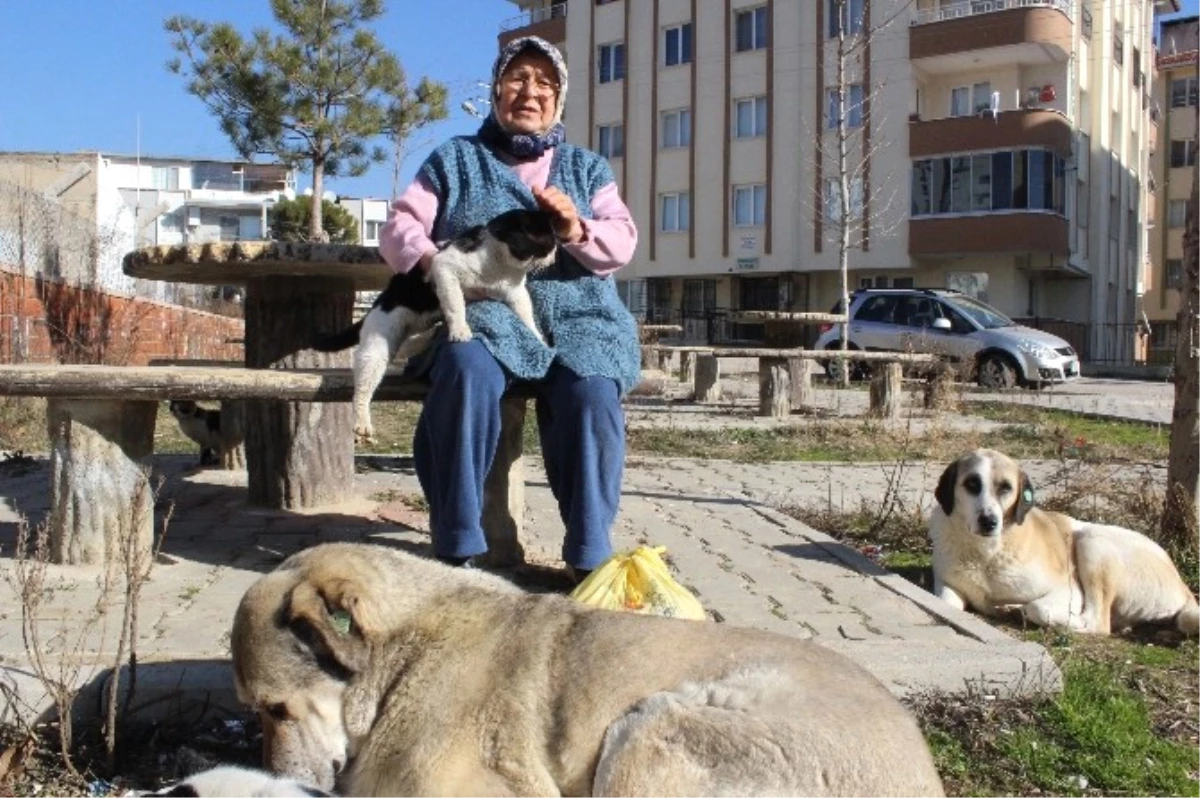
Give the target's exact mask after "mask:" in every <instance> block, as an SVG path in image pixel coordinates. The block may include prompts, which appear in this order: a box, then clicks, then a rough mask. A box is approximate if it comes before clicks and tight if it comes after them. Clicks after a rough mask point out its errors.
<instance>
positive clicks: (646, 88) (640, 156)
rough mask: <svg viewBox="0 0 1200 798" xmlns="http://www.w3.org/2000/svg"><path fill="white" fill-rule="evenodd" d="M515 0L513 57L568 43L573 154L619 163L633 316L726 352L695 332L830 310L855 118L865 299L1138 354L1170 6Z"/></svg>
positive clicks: (1108, 1)
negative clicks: (1156, 32) (915, 302)
mask: <svg viewBox="0 0 1200 798" xmlns="http://www.w3.org/2000/svg"><path fill="white" fill-rule="evenodd" d="M513 2H515V4H516V5H517V6H519V7H520V9H521V10H522V11H523V13H524V17H523V19H524V20H525V24H520V22H521V19H522V18H517V19H516V20H515V21H513V22H510V23H506V25H505V26H504V30H502V32H501V36H500V39H501V42H502V43H503V42H504V41H507V40H508V39H510V38H511V37H513V36H516V35H522V34H524V33H538V34H539V35H546V36H547V37H548V38H551V40H552V41H556V42H557V43H559V44H560V46H561V47H562V48H563V50H564V52H565V55H566V58H567V61H568V64H569V67H570V69H571V71H572V81H571V94H570V96H569V97H568V99H567V106H566V115H565V121H566V125H567V129H568V133H569V139H570V140H572V141H575V142H578V143H586V144H588V145H589V146H591V147H592V148H593V149H596V150H598V151H600V152H601V153H603V154H605V155H606V156H608V157H609V158H610V160H611V163H612V166H613V169H614V172H615V174H616V176H617V180H618V182H619V184H620V186H621V189H622V192H623V195H624V197H625V199H626V202H627V203H628V204H629V206H630V208H631V209H632V210H633V213H634V215H635V217H636V219H637V221H638V225H639V230H640V232H641V245H640V246H639V250H638V253H637V256H636V259H635V261H634V262H633V263H632V264H631V265H630V266H629V267H628V268H627V269H624V270H623V271H622V273H621V275H620V277H621V283H620V285H621V290H622V294H623V296H624V297H625V299H626V301H627V302H628V303H629V304H630V306H631V307H632V308H633V309H635V310H636V311H638V312H640V313H644V314H646V315H647V316H649V317H652V318H654V317H658V318H662V317H667V316H671V317H679V316H682V317H683V319H684V324H685V327H686V328H687V329H688V333H689V335H691V336H693V337H703V336H705V335H708V336H710V337H711V336H712V335H713V334H714V327H713V325H712V323H711V321H709V322H708V323H701V322H696V321H694V320H695V319H709V320H711V318H712V317H713V316H714V315H717V316H719V315H720V314H722V313H724V312H726V311H732V310H738V309H742V310H751V309H754V310H762V309H770V310H794V311H805V310H814V311H825V310H828V309H829V308H830V307H831V306H832V305H833V303H834V302H835V301H836V299H837V297H838V296H839V295H840V293H841V278H840V274H839V271H838V246H837V234H838V231H839V229H840V224H839V219H840V218H841V208H840V206H839V204H838V203H836V202H833V201H832V199H833V198H834V197H835V196H837V195H838V193H837V192H836V189H837V187H838V186H839V185H840V181H838V182H834V181H835V180H837V179H838V171H837V169H836V168H835V164H836V153H837V150H838V149H839V147H838V142H839V134H838V128H839V127H844V128H845V129H846V130H847V136H846V139H847V140H846V144H847V172H848V174H847V177H846V185H847V187H848V189H849V195H850V199H851V202H850V218H851V219H852V221H853V223H852V225H851V228H852V237H851V246H852V250H853V251H852V252H851V254H850V270H851V274H850V285H851V288H855V287H858V286H866V285H871V286H908V285H916V286H931V287H953V288H958V289H960V290H964V291H967V292H970V293H972V294H974V295H977V296H979V297H981V298H983V299H985V300H986V301H988V302H990V303H992V304H994V305H996V306H997V307H999V308H1000V309H1001V310H1003V311H1005V312H1007V313H1009V314H1011V315H1013V316H1016V317H1023V318H1029V317H1037V318H1038V319H1041V320H1048V319H1053V320H1056V322H1057V323H1058V329H1057V331H1059V332H1061V333H1066V334H1068V336H1069V337H1070V338H1071V339H1072V340H1073V341H1074V342H1075V343H1076V344H1077V346H1078V348H1080V350H1081V351H1082V352H1083V353H1085V354H1088V353H1089V352H1090V353H1091V354H1092V356H1093V357H1105V358H1110V359H1132V357H1133V355H1134V352H1133V341H1134V335H1133V332H1132V331H1133V324H1134V322H1135V321H1136V314H1137V311H1138V301H1137V292H1138V280H1139V278H1140V277H1141V272H1142V269H1143V265H1144V262H1145V256H1146V252H1147V249H1146V247H1147V242H1146V240H1145V236H1142V235H1140V231H1141V230H1142V229H1143V225H1144V222H1145V202H1144V201H1143V196H1144V194H1145V193H1146V184H1147V182H1148V181H1147V177H1148V172H1147V169H1148V164H1147V161H1146V153H1147V140H1148V136H1149V127H1150V122H1149V116H1150V115H1149V107H1150V104H1149V91H1150V87H1149V85H1148V83H1147V75H1148V74H1149V70H1150V69H1151V58H1152V55H1151V54H1152V46H1151V32H1152V31H1151V27H1152V23H1153V19H1154V14H1155V13H1156V12H1157V11H1162V10H1172V9H1173V5H1172V4H1171V3H1170V2H1165V0H1160V1H1159V2H1150V1H1149V0H917V2H915V3H910V2H906V1H905V0H804V1H803V2H801V1H800V0H703V1H701V0H653V2H646V1H640V2H639V0H567V1H566V2H556V3H548V2H545V0H540V1H539V0H513ZM839 33H842V34H843V36H842V37H841V38H843V40H844V41H845V42H846V45H845V47H846V49H848V50H849V51H850V54H849V56H848V57H847V58H846V59H845V67H844V75H845V78H844V80H843V92H842V93H841V94H842V96H843V97H844V102H843V103H842V104H841V105H840V106H839V103H838V95H839V92H838V91H837V89H838V81H837V78H836V75H837V73H838V68H837V62H838V58H837V52H838V44H837V42H838V40H839ZM839 107H842V108H843V111H842V113H844V115H845V118H846V121H845V125H844V126H840V125H839V124H838V118H837V117H838V108H839ZM1041 323H1045V322H1044V321H1043V322H1041ZM1118 323H1120V324H1121V325H1123V326H1118ZM739 329H740V331H741V332H742V333H745V332H746V331H751V333H752V332H753V328H748V327H743V328H739ZM759 333H760V334H761V329H760V330H759ZM814 334H815V330H809V331H808V332H807V334H806V337H807V338H808V339H810V340H811V337H812V336H813V335H814ZM733 337H739V336H738V335H737V334H734V335H733ZM744 337H752V335H746V336H744Z"/></svg>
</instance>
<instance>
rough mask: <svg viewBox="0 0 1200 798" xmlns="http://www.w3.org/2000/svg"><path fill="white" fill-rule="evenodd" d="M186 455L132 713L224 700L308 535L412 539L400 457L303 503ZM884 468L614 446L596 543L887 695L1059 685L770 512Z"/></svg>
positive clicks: (71, 609) (110, 644) (49, 595)
mask: <svg viewBox="0 0 1200 798" xmlns="http://www.w3.org/2000/svg"><path fill="white" fill-rule="evenodd" d="M194 463H195V458H194V457H191V456H187V457H184V456H170V455H163V456H159V457H157V458H156V465H157V467H158V469H159V471H160V472H161V473H162V474H163V475H164V476H165V477H166V482H165V483H164V487H163V490H162V492H161V494H160V506H161V505H165V504H166V503H167V502H173V503H174V510H173V515H172V516H171V520H170V524H169V528H168V532H167V537H166V543H165V545H164V547H163V554H162V557H161V560H160V562H159V563H158V564H157V565H156V566H155V568H154V570H153V573H152V577H151V580H150V582H149V583H148V584H147V585H146V586H145V588H144V589H143V593H142V599H141V603H140V617H139V635H138V642H137V651H138V661H139V667H138V673H137V682H138V687H137V699H138V701H137V703H138V704H139V705H143V706H146V705H148V708H147V709H146V712H147V713H150V714H161V713H164V712H172V713H182V712H187V713H201V712H204V711H211V710H214V709H219V710H230V711H237V710H239V709H242V708H241V707H240V706H239V704H238V702H237V698H236V696H235V695H234V692H233V686H232V680H231V675H230V669H229V662H228V657H229V628H230V624H231V621H232V617H233V612H234V609H235V607H236V606H237V603H238V601H239V600H240V599H241V596H242V594H243V593H244V591H245V590H246V588H247V587H248V586H249V585H250V584H251V583H252V582H253V581H254V580H255V579H257V578H258V577H259V576H260V575H261V574H263V573H265V572H266V571H268V570H270V569H272V568H273V567H274V566H276V565H277V564H278V563H279V562H281V561H282V560H283V559H284V558H285V557H287V556H288V555H290V554H292V553H293V552H296V551H299V550H301V549H303V548H305V547H308V546H312V545H314V544H316V543H319V542H326V541H362V542H372V543H383V544H391V545H397V546H402V547H406V548H410V549H416V550H419V551H424V550H425V549H426V547H427V543H428V533H427V527H426V524H427V519H426V517H425V516H424V514H422V513H419V512H416V511H414V510H412V509H410V508H409V507H408V506H407V505H406V504H405V503H404V502H403V501H401V499H402V498H403V497H408V496H419V493H420V491H419V486H418V483H417V479H416V475H415V473H414V471H413V469H412V463H411V460H410V459H408V458H404V457H378V456H375V457H372V456H365V457H360V458H359V459H358V465H359V468H358V471H359V473H358V475H357V476H356V479H355V486H354V491H353V495H352V496H348V497H347V498H346V500H345V501H344V502H342V503H341V504H338V505H337V506H334V507H327V508H322V509H319V510H314V511H306V512H287V511H272V510H263V509H258V508H252V507H248V506H247V505H246V503H245V498H246V475H245V472H234V471H220V470H205V471H195V470H191V466H192V465H193V464H194ZM1033 468H1034V469H1035V479H1036V478H1037V477H1036V473H1037V469H1041V470H1043V471H1048V469H1049V465H1048V464H1046V465H1044V466H1040V465H1038V464H1033ZM939 470H940V469H938V468H937V467H936V466H931V467H930V468H927V469H925V470H924V471H920V470H911V471H909V472H908V473H907V474H906V475H905V478H904V484H905V491H906V492H908V493H909V495H911V496H913V497H925V500H926V503H927V500H928V497H929V496H930V495H931V492H932V489H933V486H934V484H935V483H936V480H937V477H938V474H939ZM888 479H889V475H888V473H887V471H886V470H885V467H883V466H881V465H878V464H859V465H845V464H830V465H820V464H812V463H772V464H767V465H747V464H744V463H734V462H728V461H709V460H705V461H699V460H687V459H658V458H631V459H630V461H629V462H628V465H627V470H626V478H625V483H624V494H623V501H622V508H621V514H620V518H619V520H618V524H617V528H616V530H615V531H614V543H615V545H616V546H617V547H618V548H631V547H633V546H636V545H638V544H639V543H649V544H652V545H662V546H666V547H667V552H668V556H669V558H670V560H671V562H672V563H673V564H674V566H675V567H676V568H677V570H678V578H679V579H680V581H681V582H683V583H684V584H686V585H688V586H689V587H691V588H692V589H693V590H695V592H696V593H697V594H698V595H699V598H700V600H701V602H702V603H703V604H704V606H705V608H706V609H708V610H709V611H710V612H711V613H712V615H713V617H714V618H715V619H717V621H718V622H724V623H733V624H739V625H747V626H754V627H760V628H764V629H769V630H773V631H776V632H781V633H783V634H788V635H793V636H797V637H811V638H813V639H815V640H817V641H819V642H820V643H822V644H824V645H827V646H830V647H831V648H835V649H837V650H839V651H841V652H843V653H845V654H846V655H848V656H849V657H851V658H852V659H854V660H856V661H858V662H860V663H861V664H863V665H864V666H865V667H866V668H868V669H869V670H871V671H872V672H873V673H874V674H875V675H876V676H878V677H879V678H880V679H881V680H882V681H883V682H884V683H885V684H886V685H888V686H889V688H890V689H891V690H892V691H893V692H895V693H897V694H899V695H906V694H912V693H919V692H922V691H926V690H940V691H954V692H961V691H967V690H971V691H978V692H981V693H997V692H1000V693H1003V692H1010V691H1015V692H1022V691H1032V690H1043V689H1056V688H1057V687H1058V686H1060V684H1061V675H1060V674H1059V672H1058V670H1057V668H1056V667H1055V665H1054V663H1053V662H1052V660H1051V659H1050V657H1049V656H1048V655H1047V654H1046V652H1045V651H1044V649H1042V648H1041V647H1040V646H1038V645H1036V644H1034V643H1029V642H1024V641H1021V640H1018V639H1016V638H1015V637H1013V636H1011V635H1009V634H1006V633H1005V632H1002V631H999V630H997V629H995V628H993V627H992V626H991V625H989V624H987V623H984V622H983V621H981V620H979V619H977V618H976V617H974V616H972V615H969V614H966V613H963V612H959V611H956V610H954V609H952V608H950V607H948V606H946V605H944V604H943V603H942V602H940V601H939V600H937V599H936V598H934V597H933V596H932V595H930V594H928V593H926V592H925V591H923V590H921V589H920V588H917V587H916V586H914V585H912V584H911V583H909V582H908V581H906V580H904V579H903V578H901V577H900V576H897V575H894V574H891V573H889V572H887V571H885V570H883V569H882V568H880V567H878V566H877V565H875V564H874V563H873V562H871V561H870V560H868V559H867V558H866V557H864V556H862V555H861V554H859V553H858V552H856V551H854V550H853V549H850V548H847V547H845V546H843V545H841V544H839V543H837V542H835V541H834V540H832V539H831V538H830V537H829V536H827V535H825V534H823V533H821V532H817V531H815V530H813V529H810V528H808V527H807V526H805V525H803V524H801V523H799V522H797V521H795V520H793V519H791V518H789V517H787V516H785V515H783V514H782V513H780V512H779V511H778V510H776V509H775V507H776V506H782V505H786V504H788V503H796V502H801V501H821V502H824V501H834V502H844V503H845V505H846V506H856V505H857V503H858V501H859V500H860V498H862V497H878V496H880V495H881V494H882V491H883V490H884V487H885V486H886V484H887V482H888ZM49 485H50V471H49V464H48V462H47V460H46V459H44V458H41V459H38V460H36V461H35V462H34V463H33V464H32V465H31V466H30V467H28V468H25V469H22V468H19V467H13V466H12V465H8V466H6V467H4V468H3V469H0V575H6V576H7V575H10V574H11V573H12V569H13V564H14V563H13V560H12V554H13V542H14V539H15V536H16V530H17V520H18V518H19V517H20V516H25V517H27V518H28V519H29V520H30V521H31V522H32V523H34V524H37V523H38V522H40V521H41V520H42V519H43V518H44V517H45V513H46V511H47V508H48V505H49ZM160 515H161V510H160ZM525 530H526V531H525V536H524V542H525V545H526V549H527V558H528V559H529V560H531V561H532V562H535V563H543V564H550V565H555V566H558V565H561V563H560V561H559V559H558V558H559V547H560V545H561V537H562V523H561V521H560V520H559V518H558V513H557V509H556V507H555V505H554V502H553V499H552V496H551V494H550V490H549V487H548V485H547V483H546V479H545V474H544V472H543V470H542V468H541V464H540V461H539V460H537V459H534V458H530V459H529V463H528V467H527V469H526V516H525ZM548 574H549V576H547V575H548ZM515 578H517V579H518V580H523V581H525V582H527V583H528V582H529V581H532V582H534V583H535V584H540V585H542V586H543V588H545V587H546V586H547V585H550V584H552V583H553V581H554V579H556V578H557V579H558V580H560V582H559V587H560V589H562V588H561V585H562V584H563V582H562V581H561V580H562V579H563V578H564V577H563V576H562V575H561V573H560V572H558V571H549V570H548V569H547V568H540V569H539V568H535V567H533V568H527V569H524V570H522V571H521V572H519V573H517V574H516V575H515ZM97 579H98V571H97V570H96V569H89V568H71V567H60V566H52V567H51V569H50V573H49V575H48V578H47V584H46V586H45V591H44V595H45V597H46V598H45V603H44V605H43V608H42V612H41V618H42V623H43V627H44V628H43V630H42V634H43V638H44V639H45V640H46V641H47V649H48V652H49V654H50V658H49V660H48V661H49V662H50V663H51V666H52V667H53V668H59V667H60V666H63V665H64V664H65V667H63V669H62V670H61V671H57V672H56V677H57V678H61V679H63V680H64V681H66V682H68V683H74V684H78V685H81V686H82V685H88V688H87V689H86V690H85V691H84V698H83V700H84V701H85V704H84V706H83V707H82V712H84V713H88V712H92V711H98V710H99V707H100V703H99V690H98V688H99V686H100V685H101V684H102V677H103V673H102V671H103V670H104V669H105V668H107V667H108V666H109V665H110V664H111V662H112V661H113V653H114V652H115V650H116V631H117V629H118V628H119V623H120V616H119V607H118V608H116V609H114V610H113V611H112V612H111V613H110V616H109V617H108V618H107V622H106V624H95V623H93V624H89V622H88V619H89V618H92V617H94V616H95V611H94V606H95V604H96V602H97V599H98V597H99V595H100V590H99V587H98V584H97ZM547 580H549V581H547ZM5 590H9V587H8V586H7V585H5V584H0V591H5ZM0 607H3V609H2V610H0V685H7V686H8V687H10V688H13V689H11V690H8V691H6V693H8V694H10V695H12V694H14V690H15V699H13V700H10V701H9V702H8V703H9V706H7V707H5V706H4V703H5V702H4V700H3V699H0V722H2V721H4V720H6V719H10V718H11V715H12V713H13V712H20V713H21V714H22V715H24V716H27V717H28V716H33V715H36V714H38V713H39V712H41V711H42V710H44V709H45V708H46V707H48V706H49V703H48V701H47V699H46V696H45V694H44V691H43V690H42V689H41V687H40V685H39V683H38V681H37V680H36V679H35V678H34V677H33V676H32V668H31V667H30V663H29V659H28V657H27V655H26V650H25V646H24V644H23V636H22V628H21V613H20V607H19V602H18V601H17V600H16V598H15V596H13V597H11V598H10V597H6V598H5V599H4V600H3V601H0ZM89 627H90V628H89ZM101 627H104V628H101ZM663 656H670V652H667V651H664V652H663ZM97 659H98V660H99V661H100V663H101V664H100V665H96V664H94V663H95V662H96V660H97ZM75 662H83V663H84V665H83V666H81V667H72V666H71V663H75ZM93 702H94V703H93Z"/></svg>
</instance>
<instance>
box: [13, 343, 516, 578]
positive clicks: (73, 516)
mask: <svg viewBox="0 0 1200 798" xmlns="http://www.w3.org/2000/svg"><path fill="white" fill-rule="evenodd" d="M426 392H427V386H426V385H425V383H423V382H419V381H415V380H412V379H407V378H404V377H402V376H400V374H399V373H398V371H393V372H392V373H389V375H388V376H387V377H385V378H384V381H383V383H382V384H381V385H380V386H379V389H378V391H376V393H375V399H376V400H383V401H422V400H424V398H425V395H426ZM353 394H354V381H353V375H352V373H351V372H350V370H349V369H296V370H285V369H248V368H244V367H241V366H238V365H229V364H226V365H221V366H213V365H204V366H200V365H191V366H97V365H80V366H75V365H41V364H39V365H0V395H9V396H37V397H44V398H45V399H46V400H47V419H48V426H49V434H50V465H51V478H52V486H51V491H52V494H51V496H52V498H51V511H50V521H49V536H50V540H49V543H50V550H51V557H52V559H53V561H54V562H58V563H65V564H76V565H82V564H91V563H102V562H105V561H106V559H107V558H108V557H110V556H113V552H116V551H120V550H121V549H120V548H119V547H120V546H121V545H122V543H124V542H125V541H133V542H136V544H137V545H138V546H139V547H141V546H146V547H148V546H150V545H151V543H152V539H153V530H154V495H153V494H154V490H153V486H152V485H151V484H150V469H149V458H150V456H151V455H152V454H153V449H154V426H155V421H156V418H157V414H158V403H159V402H161V401H163V400H170V399H191V400H220V401H222V402H228V401H244V400H280V401H300V402H315V403H322V402H348V401H350V399H351V397H352V396H353ZM530 396H532V386H529V385H526V384H522V383H517V384H515V385H514V387H513V389H512V390H510V392H509V394H508V395H506V396H505V398H504V399H503V400H502V402H501V433H500V443H499V446H498V448H497V451H496V457H495V460H494V461H493V463H492V469H491V472H490V473H489V474H488V477H487V480H486V482H485V486H484V505H483V527H484V532H485V534H486V536H487V541H488V556H487V561H488V563H489V564H492V565H496V566H508V565H515V564H518V563H520V562H522V561H523V559H524V552H523V549H522V547H521V544H520V531H521V523H522V516H523V513H524V508H525V496H524V491H525V481H524V473H523V461H522V443H523V441H522V432H523V428H524V423H525V412H526V404H527V400H528V398H529V397H530ZM256 440H257V441H258V445H263V446H271V447H285V446H290V445H291V444H292V440H291V439H290V438H289V437H288V436H287V435H286V434H279V435H273V434H263V435H260V436H258V437H257V439H256ZM267 459H268V460H270V461H271V462H275V463H283V462H284V459H283V458H280V457H275V458H269V457H268V458H267Z"/></svg>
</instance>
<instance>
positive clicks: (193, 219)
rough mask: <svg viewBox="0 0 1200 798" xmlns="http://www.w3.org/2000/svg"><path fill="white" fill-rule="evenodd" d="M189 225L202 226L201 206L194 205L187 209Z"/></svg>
mask: <svg viewBox="0 0 1200 798" xmlns="http://www.w3.org/2000/svg"><path fill="white" fill-rule="evenodd" d="M187 226H188V227H199V226H200V209H199V208H197V207H195V206H192V207H189V208H188V209H187Z"/></svg>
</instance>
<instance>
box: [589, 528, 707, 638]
mask: <svg viewBox="0 0 1200 798" xmlns="http://www.w3.org/2000/svg"><path fill="white" fill-rule="evenodd" d="M666 550H667V548H666V546H658V547H656V548H650V547H649V546H638V547H637V548H636V549H634V550H633V551H622V552H618V553H616V554H614V555H613V556H611V557H609V558H608V559H607V560H605V561H604V564H603V565H601V566H600V567H599V568H597V569H596V570H594V571H592V573H591V574H590V575H589V576H588V578H587V579H584V580H583V581H582V582H580V583H579V585H578V586H577V587H576V588H575V589H574V590H573V591H571V598H573V599H575V600H576V601H579V602H582V603H584V604H587V605H589V606H592V607H601V608H603V609H609V610H626V611H628V612H640V613H643V614H646V615H665V616H667V617H668V618H688V619H690V620H694V621H703V620H705V619H706V618H707V617H708V616H707V615H705V613H704V607H702V606H700V602H699V600H697V599H696V597H695V596H694V595H692V593H691V591H689V590H688V589H687V588H685V587H683V586H682V585H680V584H679V583H678V582H676V581H675V580H674V579H673V578H672V577H671V572H670V571H668V570H667V565H666V563H664V562H663V561H662V557H661V555H662V554H663V553H664V552H665V551H666Z"/></svg>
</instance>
